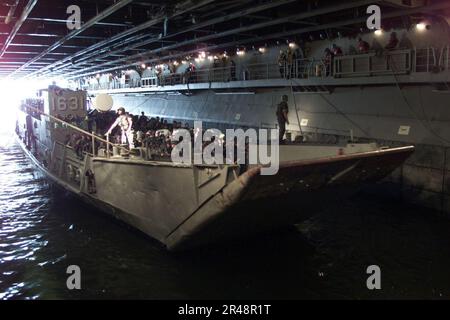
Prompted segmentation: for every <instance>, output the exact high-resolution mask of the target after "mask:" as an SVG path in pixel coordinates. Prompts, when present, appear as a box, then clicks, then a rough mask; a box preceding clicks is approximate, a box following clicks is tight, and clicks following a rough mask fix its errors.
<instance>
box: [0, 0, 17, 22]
mask: <svg viewBox="0 0 450 320" xmlns="http://www.w3.org/2000/svg"><path fill="white" fill-rule="evenodd" d="M19 2H20V0H16V2H15V3H14V4H13V5H12V6H11V7H10V8H9V11H8V15H7V16H6V17H4V18H5V24H9V23H10V22H11V20H12V18H13V17H14V13H15V12H16V9H17V6H18V5H19ZM2 19H3V18H2Z"/></svg>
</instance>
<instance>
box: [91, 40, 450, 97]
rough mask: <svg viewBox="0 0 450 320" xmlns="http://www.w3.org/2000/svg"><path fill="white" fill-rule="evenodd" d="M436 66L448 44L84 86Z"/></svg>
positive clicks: (442, 65)
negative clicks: (328, 60)
mask: <svg viewBox="0 0 450 320" xmlns="http://www.w3.org/2000/svg"><path fill="white" fill-rule="evenodd" d="M436 69H438V70H450V48H449V46H445V47H442V48H440V49H438V48H433V47H428V48H423V49H400V50H392V51H383V50H381V51H379V52H376V51H372V52H369V53H367V54H355V55H342V56H336V57H334V58H333V59H332V61H331V63H328V64H327V63H326V62H325V61H324V60H322V59H298V60H294V61H293V62H292V63H285V64H283V65H279V64H277V63H258V64H248V65H240V66H235V65H232V66H227V67H219V68H217V67H214V68H207V69H197V70H196V71H193V72H185V73H174V74H167V75H159V76H156V75H155V76H151V77H146V78H142V79H130V80H129V81H128V82H126V83H121V82H120V81H118V80H114V81H111V82H109V83H104V84H90V85H86V86H85V89H88V90H100V89H108V90H111V89H126V88H140V87H142V88H148V87H157V86H174V85H187V84H196V83H211V82H230V81H249V80H274V79H291V78H294V79H310V78H344V77H358V76H380V75H391V74H398V75H401V74H409V73H410V72H432V71H435V70H436Z"/></svg>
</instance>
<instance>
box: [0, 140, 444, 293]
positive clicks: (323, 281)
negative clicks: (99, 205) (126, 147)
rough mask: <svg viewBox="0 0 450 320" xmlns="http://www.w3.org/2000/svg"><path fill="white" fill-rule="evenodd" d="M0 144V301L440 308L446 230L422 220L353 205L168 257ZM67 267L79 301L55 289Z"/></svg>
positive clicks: (381, 206)
mask: <svg viewBox="0 0 450 320" xmlns="http://www.w3.org/2000/svg"><path fill="white" fill-rule="evenodd" d="M4 140H5V141H2V143H1V149H0V167H1V170H0V182H1V190H2V192H1V195H0V299H77V298H84V299H107V298H113V299H119V298H120V299H132V298H137V299H220V298H227V299H267V298H273V299H329V298H342V299H355V298H356V299H376V298H394V299H398V298H427V299H428V298H435V299H439V298H450V222H449V221H448V220H445V219H442V218H439V217H436V215H435V214H433V213H431V212H428V211H426V210H423V209H417V208H414V207H410V206H407V205H404V204H399V203H392V202H389V201H387V200H377V199H375V198H374V197H369V196H364V197H363V196H359V197H355V198H353V199H350V200H348V201H345V202H343V203H342V204H341V206H340V207H339V208H331V209H330V210H327V211H324V212H321V213H320V214H319V215H317V216H315V217H314V218H312V219H310V220H308V221H306V222H305V223H303V224H301V225H300V226H299V227H298V229H295V230H291V231H289V232H285V233H283V234H278V235H271V236H266V237H263V238H258V239H255V240H252V241H244V242H243V243H240V244H227V245H223V246H219V247H214V248H210V249H203V250H201V251H198V252H195V253H192V252H191V253H184V254H177V255H175V254H171V253H168V252H166V251H165V250H164V249H163V248H162V247H161V246H160V245H159V244H158V243H156V242H155V241H153V240H151V239H148V238H146V237H145V236H143V235H142V234H140V233H138V232H135V231H133V230H130V229H129V228H127V227H126V226H124V225H123V224H120V223H117V222H115V221H114V220H113V219H111V218H109V217H108V216H105V215H103V214H101V213H99V212H97V211H96V210H95V209H92V208H90V207H88V206H86V205H84V204H82V203H79V202H78V201H77V199H76V198H73V197H71V196H69V195H67V194H65V193H64V192H63V191H61V190H58V189H56V188H54V187H52V186H51V185H49V184H47V183H46V181H45V180H44V179H43V177H42V176H40V175H39V174H37V173H36V171H35V170H34V169H33V167H32V165H31V164H30V162H29V161H28V160H27V159H26V158H25V156H24V155H23V154H22V153H21V151H20V148H19V147H18V146H16V145H14V144H13V143H12V141H11V139H9V138H8V139H4ZM73 264H74V265H78V266H80V268H81V270H82V290H80V291H69V290H68V289H67V288H66V277H67V276H68V275H67V274H66V269H67V267H68V266H69V265H73ZM374 264H375V265H379V266H380V268H381V272H382V279H381V281H382V290H380V291H376V292H373V291H369V290H368V289H367V287H366V279H367V277H368V275H367V274H366V273H365V272H366V268H367V266H369V265H374Z"/></svg>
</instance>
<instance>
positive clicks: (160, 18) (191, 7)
mask: <svg viewBox="0 0 450 320" xmlns="http://www.w3.org/2000/svg"><path fill="white" fill-rule="evenodd" d="M214 1H216V0H203V1H200V2H198V3H196V4H195V5H192V2H191V1H186V2H184V3H183V4H190V5H184V6H183V4H181V6H182V8H183V9H180V10H178V11H176V12H175V13H173V14H172V15H171V16H170V17H169V19H172V18H175V17H177V16H179V15H182V14H184V13H186V12H189V11H191V10H195V9H197V8H200V7H202V6H205V5H207V4H210V3H212V2H214ZM165 19H166V15H165V14H164V13H162V14H160V15H159V16H158V17H156V18H154V19H152V20H149V21H147V22H144V23H142V24H140V25H138V26H136V27H134V28H131V29H129V30H126V31H124V32H121V33H119V34H117V35H115V36H112V37H111V38H109V39H106V40H104V41H101V42H99V43H96V44H94V45H92V46H90V47H89V48H86V49H84V50H81V51H79V52H77V53H75V54H73V55H71V56H70V57H68V58H66V59H63V60H61V61H59V62H56V63H55V64H54V65H52V66H48V67H47V68H45V69H46V70H50V68H54V67H55V66H57V65H61V64H64V63H66V62H68V61H70V60H71V59H74V58H77V57H79V56H81V55H84V54H86V53H88V52H91V51H93V50H97V49H99V48H101V47H103V46H106V45H109V44H111V43H113V42H114V41H118V40H120V39H122V38H125V37H129V36H130V35H132V34H135V33H137V32H139V31H142V30H145V29H148V28H150V27H153V26H155V25H157V24H158V23H161V22H163V21H164V20H165ZM40 71H41V72H43V71H45V70H44V69H43V70H40ZM32 75H34V74H31V76H32Z"/></svg>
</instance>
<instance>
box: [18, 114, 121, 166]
mask: <svg viewBox="0 0 450 320" xmlns="http://www.w3.org/2000/svg"><path fill="white" fill-rule="evenodd" d="M25 108H26V109H28V110H30V111H33V112H36V113H38V114H40V115H43V116H45V117H48V118H49V119H50V120H53V121H54V122H56V123H59V124H62V125H64V126H66V127H69V128H71V129H73V130H75V131H77V132H79V133H81V134H84V135H86V136H88V137H90V138H91V139H92V146H91V149H92V154H91V155H92V156H94V157H95V156H97V152H96V148H95V145H96V144H95V142H96V141H99V142H102V143H105V145H106V157H107V158H109V156H110V152H109V150H110V147H111V148H114V147H116V148H118V149H122V150H126V151H128V149H127V148H125V147H123V146H121V145H117V144H114V143H112V142H110V141H109V135H106V140H105V139H103V138H100V137H99V136H98V135H97V134H96V133H95V132H92V133H89V132H88V131H86V130H83V129H81V128H79V127H77V126H75V125H73V124H71V123H69V122H67V121H64V120H61V119H59V118H57V117H55V116H52V115H50V114H47V113H45V112H44V111H42V110H39V109H37V108H34V107H31V106H28V105H26V106H25Z"/></svg>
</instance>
